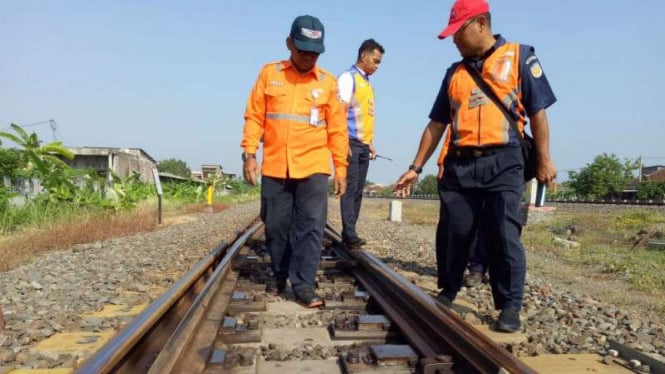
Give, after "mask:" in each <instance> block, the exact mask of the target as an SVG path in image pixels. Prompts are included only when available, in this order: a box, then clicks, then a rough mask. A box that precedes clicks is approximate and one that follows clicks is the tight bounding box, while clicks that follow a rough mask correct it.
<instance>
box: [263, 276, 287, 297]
mask: <svg viewBox="0 0 665 374" xmlns="http://www.w3.org/2000/svg"><path fill="white" fill-rule="evenodd" d="M284 291H286V278H282V277H279V278H275V279H274V281H269V282H268V284H267V286H266V293H268V294H271V295H275V296H277V295H280V294H283V293H284Z"/></svg>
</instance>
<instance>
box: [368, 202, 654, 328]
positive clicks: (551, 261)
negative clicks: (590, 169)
mask: <svg viewBox="0 0 665 374" xmlns="http://www.w3.org/2000/svg"><path fill="white" fill-rule="evenodd" d="M403 203H404V205H403V207H404V211H405V212H408V211H411V212H417V213H415V214H416V215H417V217H409V214H405V215H403V219H404V220H405V222H408V221H409V220H413V221H417V222H418V223H419V225H422V226H425V227H431V228H432V233H433V232H434V229H435V225H434V224H432V223H431V222H436V219H437V217H436V215H437V214H438V208H436V209H433V208H432V206H433V205H436V206H437V207H438V202H437V201H434V202H431V201H430V202H427V201H404V202H403ZM387 204H388V200H385V199H365V200H363V213H361V215H362V214H368V215H370V216H373V217H379V216H385V215H386V211H387V210H386V206H387ZM409 205H411V206H409ZM563 209H565V208H563ZM411 214H414V213H411ZM430 216H431V217H430ZM555 217H556V211H555V213H554V214H553V216H552V218H555ZM525 230H528V228H525ZM432 250H434V248H432ZM527 267H528V279H539V280H542V281H543V282H545V283H551V285H552V287H554V288H556V289H559V290H564V289H565V290H568V291H571V292H573V293H575V294H579V295H587V296H590V297H592V298H594V299H596V300H599V301H601V302H603V303H605V304H608V305H613V306H616V307H617V308H619V309H621V310H622V311H624V312H626V313H627V314H629V315H632V316H634V317H637V318H640V319H644V320H651V321H652V322H655V323H657V324H659V325H661V326H662V325H665V313H663V312H662V311H663V310H665V309H664V308H665V291H663V290H653V291H652V292H649V293H647V292H643V291H640V290H636V289H635V288H634V287H633V286H632V285H631V284H630V283H629V282H627V281H625V280H624V279H623V278H622V277H621V275H620V274H619V273H600V272H598V271H595V270H593V269H592V268H591V267H589V266H585V265H579V264H572V263H570V261H567V260H566V259H564V258H560V257H558V256H556V255H554V254H552V253H551V252H542V251H539V250H538V248H528V247H527ZM663 271H665V269H663Z"/></svg>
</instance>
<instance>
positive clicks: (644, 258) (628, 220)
mask: <svg viewBox="0 0 665 374" xmlns="http://www.w3.org/2000/svg"><path fill="white" fill-rule="evenodd" d="M571 229H574V231H575V233H574V234H572V236H571V237H570V239H572V240H574V241H576V242H578V243H580V247H579V248H575V249H567V248H563V247H561V246H558V245H556V244H555V243H553V242H552V240H553V239H554V237H559V238H562V239H567V238H568V236H567V230H571ZM664 229H665V213H663V212H659V211H655V210H654V211H637V210H636V211H626V212H621V213H617V214H614V215H612V214H600V213H583V214H579V213H577V214H574V213H558V214H557V215H556V218H554V219H553V220H548V221H546V222H541V223H538V224H535V225H533V226H526V227H525V230H524V233H523V236H522V238H523V241H524V243H525V245H527V247H528V248H532V249H533V250H534V251H538V252H549V253H552V254H554V255H556V256H557V257H560V258H562V259H565V260H566V261H567V262H569V263H570V264H573V265H584V266H585V267H587V268H588V269H589V270H592V271H594V272H597V273H605V274H614V275H616V276H618V277H621V278H623V279H624V280H625V281H627V282H628V283H629V284H630V285H631V286H633V287H634V288H635V289H637V290H640V291H644V292H648V293H650V292H659V291H661V290H663V289H664V288H665V271H663V270H664V269H665V251H662V250H648V249H647V248H646V247H636V248H633V245H634V244H635V243H636V242H637V240H638V239H639V234H640V233H641V232H642V233H643V232H648V231H651V230H660V231H661V232H663V231H664Z"/></svg>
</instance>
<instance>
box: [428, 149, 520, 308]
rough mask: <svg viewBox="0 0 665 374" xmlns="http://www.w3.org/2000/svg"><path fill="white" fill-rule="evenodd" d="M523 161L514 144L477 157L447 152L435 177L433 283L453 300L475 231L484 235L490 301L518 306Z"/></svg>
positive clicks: (477, 234) (458, 288) (478, 234)
mask: <svg viewBox="0 0 665 374" xmlns="http://www.w3.org/2000/svg"><path fill="white" fill-rule="evenodd" d="M523 169H524V161H523V159H522V155H521V151H520V149H519V148H518V147H515V148H514V149H509V150H506V151H504V152H500V153H496V154H494V155H490V156H486V157H480V158H454V157H446V159H445V161H444V175H443V178H442V179H441V181H440V182H439V186H438V188H439V198H440V200H441V208H440V216H439V224H438V226H437V235H436V256H437V275H438V286H439V287H440V288H442V291H443V293H444V295H445V296H447V297H448V298H450V299H451V300H453V299H454V298H455V296H456V295H457V292H458V291H459V290H460V288H461V285H462V280H463V275H464V268H465V267H466V265H467V262H468V260H469V253H470V249H471V247H472V245H473V244H474V241H475V239H476V237H477V236H481V235H482V236H484V238H483V239H485V248H486V249H487V260H488V265H489V273H490V285H491V287H492V296H493V299H494V306H495V307H496V308H497V309H512V310H520V309H521V308H522V298H523V295H524V281H525V276H526V257H525V254H524V247H523V246H522V243H521V242H520V235H521V232H522V217H521V211H520V202H521V192H522V187H523Z"/></svg>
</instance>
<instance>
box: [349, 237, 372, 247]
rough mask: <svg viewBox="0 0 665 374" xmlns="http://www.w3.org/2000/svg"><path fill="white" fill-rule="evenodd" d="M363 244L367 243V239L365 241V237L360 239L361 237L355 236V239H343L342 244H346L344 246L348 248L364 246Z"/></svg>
mask: <svg viewBox="0 0 665 374" xmlns="http://www.w3.org/2000/svg"><path fill="white" fill-rule="evenodd" d="M365 244H367V241H365V239H361V238H357V239H355V240H346V241H344V245H345V246H346V248H349V249H357V248H360V247H362V246H364V245H365Z"/></svg>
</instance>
